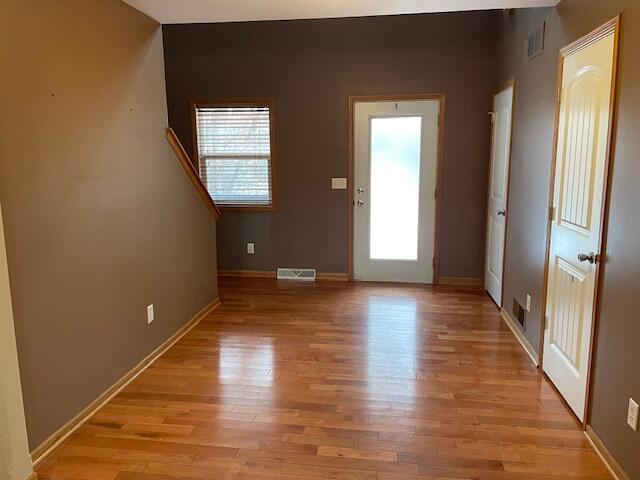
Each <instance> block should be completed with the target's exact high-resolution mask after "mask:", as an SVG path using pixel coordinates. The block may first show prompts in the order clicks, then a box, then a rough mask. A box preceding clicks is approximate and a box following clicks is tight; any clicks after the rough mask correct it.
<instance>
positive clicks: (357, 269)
mask: <svg viewBox="0 0 640 480" xmlns="http://www.w3.org/2000/svg"><path fill="white" fill-rule="evenodd" d="M439 110H440V102H439V101H438V100H419V101H399V102H361V103H356V104H355V124H354V149H355V151H354V154H355V175H354V181H355V185H354V187H355V188H354V199H353V208H354V241H353V253H354V256H353V258H354V278H355V279H356V280H375V281H387V282H410V283H432V282H433V258H434V245H435V205H436V204H435V188H436V170H437V155H438V115H439Z"/></svg>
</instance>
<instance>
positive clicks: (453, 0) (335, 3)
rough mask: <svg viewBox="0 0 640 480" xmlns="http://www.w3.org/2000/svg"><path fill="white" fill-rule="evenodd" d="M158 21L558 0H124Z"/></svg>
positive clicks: (241, 19)
mask: <svg viewBox="0 0 640 480" xmlns="http://www.w3.org/2000/svg"><path fill="white" fill-rule="evenodd" d="M123 1H124V2H126V3H128V4H129V5H131V6H132V7H134V8H136V9H138V10H140V11H141V12H143V13H145V14H146V15H148V16H150V17H151V18H153V19H155V20H156V21H158V22H160V23H223V22H245V21H261V20H294V19H311V18H341V17H364V16H374V15H402V14H411V13H437V12H456V11H470V10H495V9H504V8H530V7H551V6H555V5H557V4H558V3H559V1H560V0H123Z"/></svg>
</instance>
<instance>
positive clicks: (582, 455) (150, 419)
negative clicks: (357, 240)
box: [37, 279, 611, 480]
mask: <svg viewBox="0 0 640 480" xmlns="http://www.w3.org/2000/svg"><path fill="white" fill-rule="evenodd" d="M221 298H222V302H223V303H222V305H221V306H220V307H218V309H216V310H215V311H213V313H212V314H210V315H209V316H208V317H207V318H206V319H205V320H204V321H203V322H201V323H200V324H199V325H198V326H197V327H196V328H195V329H194V330H192V331H191V332H190V333H189V334H188V335H187V336H186V337H185V338H184V339H182V340H181V341H180V342H179V343H178V344H176V345H175V346H174V347H173V348H171V349H170V350H169V351H168V352H167V353H165V354H164V355H163V356H162V357H161V358H160V359H159V360H158V361H157V362H156V363H154V364H153V365H152V366H151V367H150V368H149V369H148V370H146V371H145V372H144V373H143V374H142V375H141V376H140V377H138V378H137V379H136V380H135V381H134V382H133V383H131V384H130V385H129V386H128V387H126V389H125V390H124V391H122V392H121V393H120V394H119V395H117V396H116V397H115V398H114V399H113V400H112V401H110V402H109V403H108V404H107V405H106V406H105V407H104V408H103V409H102V410H101V411H100V412H98V413H97V414H96V415H95V416H94V417H92V418H91V419H90V421H89V422H87V423H86V424H85V425H83V426H82V427H81V428H80V429H79V430H78V431H77V432H76V433H74V434H73V435H72V436H71V437H70V438H69V439H68V440H67V441H66V442H65V443H64V444H63V445H62V446H61V447H60V448H58V449H57V450H56V451H55V452H54V453H53V454H52V455H50V456H49V457H48V458H47V459H45V460H44V461H43V462H42V463H41V464H40V465H39V466H38V469H37V470H38V473H39V475H40V478H41V480H47V479H52V480H53V479H92V480H93V479H96V480H112V479H116V480H132V479H139V480H168V479H190V480H193V479H257V480H266V479H290V480H294V479H297V480H301V479H340V480H419V479H422V480H427V479H433V480H435V479H441V480H442V479H487V480H492V479H495V480H502V479H510V480H533V479H535V480H545V479H574V480H576V479H608V478H611V477H610V476H609V474H608V473H607V470H606V469H605V467H604V465H603V464H602V462H601V461H600V460H599V458H598V457H597V456H596V454H595V453H594V452H593V451H592V450H591V449H590V447H589V445H588V443H587V441H586V440H585V438H584V436H583V433H582V431H581V428H580V426H579V425H578V423H577V422H576V420H575V419H574V417H573V416H572V414H571V413H570V412H569V411H568V409H567V407H566V406H565V405H564V404H563V403H562V401H561V399H560V398H559V396H558V394H557V393H556V391H555V390H554V388H553V387H552V386H551V385H550V383H549V382H548V381H547V380H546V379H545V378H543V377H542V376H541V375H540V374H539V372H538V371H537V370H536V369H535V367H534V366H533V365H532V364H531V361H530V359H529V358H528V357H527V355H526V354H525V353H524V351H523V350H522V348H521V346H520V345H519V344H518V343H517V341H516V340H515V338H514V337H513V334H512V333H511V332H510V331H509V329H508V328H507V327H506V326H505V325H504V324H503V323H502V322H501V320H500V318H499V315H498V313H497V311H496V308H495V306H494V305H493V304H492V303H491V302H490V301H489V300H488V299H487V297H485V296H484V295H483V294H481V293H480V292H464V291H459V290H455V289H453V288H441V289H433V288H430V287H415V286H413V287H412V286H393V285H369V284H350V283H344V282H342V283H331V282H320V283H318V284H315V285H314V284H286V283H284V284H280V285H278V284H277V283H276V281H275V280H265V279H225V280H224V281H222V283H221Z"/></svg>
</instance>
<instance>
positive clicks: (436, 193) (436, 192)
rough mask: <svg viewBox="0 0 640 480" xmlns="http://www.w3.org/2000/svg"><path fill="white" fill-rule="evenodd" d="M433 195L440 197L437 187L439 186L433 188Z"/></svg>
mask: <svg viewBox="0 0 640 480" xmlns="http://www.w3.org/2000/svg"><path fill="white" fill-rule="evenodd" d="M433 197H434V198H438V189H437V188H435V189H434V190H433Z"/></svg>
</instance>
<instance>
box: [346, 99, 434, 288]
mask: <svg viewBox="0 0 640 480" xmlns="http://www.w3.org/2000/svg"><path fill="white" fill-rule="evenodd" d="M421 100H423V101H428V100H437V101H438V102H439V106H438V140H437V141H438V150H437V153H436V193H435V197H436V211H435V218H434V226H435V228H434V231H435V232H434V235H435V239H434V244H433V258H434V262H433V285H438V284H439V280H440V207H441V205H442V174H443V162H444V126H445V111H446V108H445V102H446V95H445V94H444V93H417V94H397V95H350V96H349V158H348V163H347V167H348V168H347V207H348V210H349V233H348V235H349V239H348V243H349V259H348V262H349V280H350V281H353V236H354V226H353V216H354V214H353V194H354V188H353V182H354V175H355V147H354V140H355V105H356V103H367V102H407V101H421Z"/></svg>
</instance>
